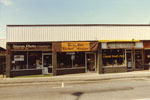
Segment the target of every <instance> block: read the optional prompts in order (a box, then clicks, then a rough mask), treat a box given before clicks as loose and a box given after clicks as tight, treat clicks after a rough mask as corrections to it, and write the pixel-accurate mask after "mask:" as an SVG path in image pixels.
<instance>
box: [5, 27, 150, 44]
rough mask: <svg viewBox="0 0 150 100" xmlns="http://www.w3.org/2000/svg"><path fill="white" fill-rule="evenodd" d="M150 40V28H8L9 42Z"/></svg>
mask: <svg viewBox="0 0 150 100" xmlns="http://www.w3.org/2000/svg"><path fill="white" fill-rule="evenodd" d="M132 39H135V40H150V26H15V27H14V26H13V27H11V26H7V41H8V42H37V41H38V42H41V41H95V40H132Z"/></svg>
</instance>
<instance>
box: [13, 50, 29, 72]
mask: <svg viewBox="0 0 150 100" xmlns="http://www.w3.org/2000/svg"><path fill="white" fill-rule="evenodd" d="M11 61H12V62H11V63H12V66H11V69H12V70H18V69H26V68H27V52H25V51H17V52H15V51H14V52H12V57H11Z"/></svg>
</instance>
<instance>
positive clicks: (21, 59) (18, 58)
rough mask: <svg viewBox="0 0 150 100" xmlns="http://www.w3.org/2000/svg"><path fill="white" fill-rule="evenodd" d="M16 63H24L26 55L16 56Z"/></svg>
mask: <svg viewBox="0 0 150 100" xmlns="http://www.w3.org/2000/svg"><path fill="white" fill-rule="evenodd" d="M14 61H24V55H14Z"/></svg>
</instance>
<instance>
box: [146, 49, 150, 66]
mask: <svg viewBox="0 0 150 100" xmlns="http://www.w3.org/2000/svg"><path fill="white" fill-rule="evenodd" d="M145 64H147V65H150V50H145Z"/></svg>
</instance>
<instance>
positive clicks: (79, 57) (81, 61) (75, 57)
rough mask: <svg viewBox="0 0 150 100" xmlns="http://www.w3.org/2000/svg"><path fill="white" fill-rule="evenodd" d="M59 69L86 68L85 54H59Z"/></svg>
mask: <svg viewBox="0 0 150 100" xmlns="http://www.w3.org/2000/svg"><path fill="white" fill-rule="evenodd" d="M57 63H58V68H75V67H85V53H84V52H61V53H57Z"/></svg>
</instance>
